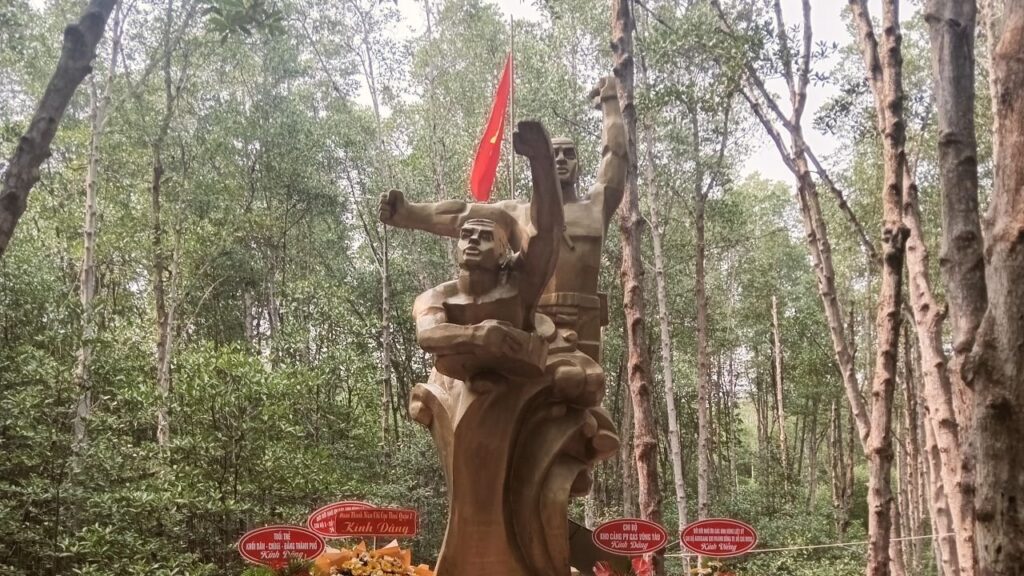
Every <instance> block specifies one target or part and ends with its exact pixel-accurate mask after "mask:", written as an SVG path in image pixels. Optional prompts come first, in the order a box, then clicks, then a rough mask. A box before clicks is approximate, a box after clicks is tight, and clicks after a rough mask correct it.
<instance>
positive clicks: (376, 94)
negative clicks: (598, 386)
mask: <svg viewBox="0 0 1024 576" xmlns="http://www.w3.org/2000/svg"><path fill="white" fill-rule="evenodd" d="M350 6H351V7H352V8H353V10H354V11H355V12H356V14H357V15H358V17H359V26H360V28H361V30H360V35H359V36H360V43H359V45H358V47H353V46H352V45H351V44H350V45H349V49H350V50H352V51H354V52H356V53H357V55H358V57H359V63H360V66H361V68H362V71H363V78H364V80H365V81H366V86H367V89H368V91H369V93H370V103H371V105H372V109H373V119H374V124H375V127H376V145H377V155H376V158H377V159H378V161H377V166H376V168H377V169H378V170H379V171H380V174H381V176H382V177H383V178H384V179H385V180H386V181H387V182H388V185H389V186H390V187H394V184H395V178H394V174H393V173H392V170H391V166H390V163H389V162H388V161H387V157H388V156H387V149H386V146H385V143H384V125H383V119H382V116H381V110H380V106H381V105H380V84H379V81H378V78H377V70H376V67H377V61H376V57H375V55H374V52H373V47H374V39H373V33H374V30H373V29H372V27H371V18H370V16H371V14H370V13H369V11H368V10H367V9H364V8H363V7H361V6H360V5H358V4H356V3H352V4H350ZM371 9H372V8H371ZM429 10H430V8H429V6H428V7H427V11H428V12H429ZM367 228H368V227H367ZM379 240H380V245H381V248H380V252H379V254H378V253H377V251H376V250H375V251H374V255H375V256H376V259H377V267H378V269H379V270H380V280H381V282H380V283H381V304H380V318H381V321H380V338H381V366H382V368H383V369H382V373H381V380H382V382H381V383H382V384H383V386H382V388H383V395H382V396H381V443H382V445H386V444H387V442H388V441H389V439H388V434H389V428H391V432H393V433H394V435H395V437H396V438H397V436H398V432H399V429H398V412H397V410H395V399H394V384H393V382H392V380H393V379H392V375H391V372H392V369H391V368H392V367H391V278H390V270H389V268H388V260H389V254H388V251H389V246H388V227H387V224H382V225H381V233H380V236H379ZM389 418H392V419H394V422H393V425H389V423H388V420H389Z"/></svg>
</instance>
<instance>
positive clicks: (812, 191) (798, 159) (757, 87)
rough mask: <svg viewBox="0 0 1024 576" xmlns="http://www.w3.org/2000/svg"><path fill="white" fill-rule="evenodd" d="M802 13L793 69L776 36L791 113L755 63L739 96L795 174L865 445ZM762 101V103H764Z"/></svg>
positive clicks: (780, 24)
mask: <svg viewBox="0 0 1024 576" xmlns="http://www.w3.org/2000/svg"><path fill="white" fill-rule="evenodd" d="M713 3H714V5H715V8H716V9H717V11H718V13H719V16H720V18H721V20H722V22H723V24H725V25H726V26H727V27H728V26H729V23H728V18H727V17H726V15H725V13H724V11H723V10H722V8H721V6H720V4H719V3H718V2H717V1H714V2H713ZM773 5H774V6H775V16H776V23H775V27H776V29H777V30H780V31H784V30H786V24H785V22H784V21H783V20H782V11H781V8H780V7H779V6H778V2H777V0H776V1H775V2H773ZM801 13H802V16H803V23H802V26H801V28H802V31H803V35H802V49H801V51H800V54H799V68H798V69H796V70H794V65H793V60H794V59H796V56H795V55H793V54H792V51H791V50H790V48H789V40H788V36H787V35H786V34H785V33H780V34H779V35H778V40H779V43H780V46H781V47H782V50H781V52H782V55H783V56H782V60H783V61H782V65H783V77H784V79H785V81H786V84H787V86H788V87H789V95H790V105H791V107H792V111H791V113H790V114H788V115H787V114H785V113H784V112H783V111H782V108H781V107H780V106H779V104H778V102H777V101H776V100H775V97H774V96H773V95H772V94H771V92H770V91H769V90H768V89H767V87H766V86H765V84H764V81H763V80H762V79H761V77H760V76H759V74H758V72H757V70H755V69H754V68H753V65H751V64H748V65H747V67H746V68H747V86H746V87H745V88H744V90H743V91H742V92H741V95H742V96H743V97H744V99H745V100H746V101H747V103H748V104H749V106H750V109H751V111H752V112H753V113H754V116H755V117H756V118H757V119H758V121H759V122H760V123H761V125H762V127H763V128H764V129H765V132H766V133H767V134H768V136H769V137H770V138H771V140H772V142H773V143H774V144H775V147H776V149H777V150H778V151H779V156H780V158H781V159H782V161H783V163H784V164H785V165H786V167H787V168H788V169H789V170H790V172H791V173H792V174H793V176H794V178H795V179H796V182H797V200H798V204H799V208H800V214H801V220H802V222H803V225H804V234H805V239H806V241H807V247H808V253H809V255H810V257H811V265H812V268H813V270H814V275H815V279H816V281H817V285H818V294H819V296H820V298H821V302H822V305H823V307H824V311H825V319H826V322H827V324H828V328H829V336H830V337H831V340H832V348H833V351H834V353H835V356H836V363H837V364H838V366H839V372H840V376H841V377H842V381H843V389H844V391H845V392H846V397H847V400H848V402H849V404H850V411H851V414H852V415H853V419H854V422H855V423H856V426H857V433H858V436H859V438H860V441H861V444H862V446H866V445H867V440H868V434H869V430H870V428H869V426H870V422H869V419H868V411H867V406H866V404H865V402H864V398H863V397H862V396H861V391H860V385H859V382H858V379H857V370H856V366H855V365H854V362H853V354H852V353H851V343H850V342H849V341H847V339H846V336H845V334H844V331H843V324H844V322H843V313H842V309H841V308H840V305H839V299H838V295H837V291H836V285H835V267H834V265H833V263H832V247H831V244H830V242H829V240H828V227H827V225H826V223H825V218H824V215H823V214H822V210H821V204H820V201H819V198H818V188H817V184H816V183H815V181H814V178H813V175H812V173H811V170H810V164H809V162H808V160H809V158H808V154H807V151H808V148H807V144H806V142H805V140H804V136H803V127H802V125H801V121H802V116H803V111H804V107H805V105H806V102H807V86H808V84H809V83H810V58H811V52H812V50H813V46H812V30H811V3H810V0H802V2H801ZM762 102H763V103H764V104H763V105H762ZM765 106H767V107H768V110H765ZM776 123H777V124H779V125H781V126H782V127H783V129H785V130H786V132H787V133H788V134H789V141H790V143H789V144H788V145H787V144H786V142H785V141H784V140H783V136H782V134H781V133H780V132H779V130H778V128H776Z"/></svg>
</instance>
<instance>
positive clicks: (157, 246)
mask: <svg viewBox="0 0 1024 576" xmlns="http://www.w3.org/2000/svg"><path fill="white" fill-rule="evenodd" d="M164 20H165V22H164V37H163V65H162V69H163V88H164V111H163V117H162V119H161V121H160V125H159V127H158V131H157V134H156V137H155V138H154V139H153V143H152V147H153V173H152V180H151V182H150V208H151V214H150V228H151V234H152V236H151V238H150V242H151V245H152V250H153V253H152V258H153V270H152V279H151V281H152V283H153V308H154V312H155V315H156V393H157V406H156V441H157V444H158V445H159V446H161V447H164V446H167V445H168V444H169V443H170V439H171V428H170V414H169V410H170V409H169V402H170V393H171V351H172V344H173V343H172V341H171V340H172V337H173V329H174V307H175V303H174V302H173V300H172V301H170V302H169V301H168V300H169V299H168V293H167V285H166V282H167V281H168V280H170V281H171V282H172V283H173V282H176V279H174V278H172V277H171V274H172V270H173V268H174V266H173V265H169V264H168V262H167V254H166V253H165V251H166V247H165V246H164V227H163V220H162V219H163V214H162V211H163V206H162V205H163V198H162V194H163V192H164V191H163V177H164V164H163V145H164V141H165V140H166V139H167V134H168V133H169V132H170V127H171V119H172V118H173V116H174V108H175V103H176V101H177V94H176V93H175V90H174V85H173V82H172V70H171V56H172V55H173V52H174V49H175V44H176V43H177V39H174V38H173V37H172V32H171V28H172V24H173V20H174V2H173V0H168V1H167V5H166V7H165V10H164ZM180 89H181V86H180V85H179V86H178V90H179V91H180ZM172 260H173V258H172Z"/></svg>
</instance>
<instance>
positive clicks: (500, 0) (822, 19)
mask: <svg viewBox="0 0 1024 576" xmlns="http://www.w3.org/2000/svg"><path fill="white" fill-rule="evenodd" d="M489 1H490V3H491V4H495V5H497V6H498V7H499V8H500V9H501V10H502V12H504V14H505V16H506V18H507V17H509V16H514V17H515V19H516V20H530V21H540V20H542V16H541V14H540V12H539V11H538V10H537V9H536V8H535V7H534V1H533V0H489ZM869 4H870V6H871V9H872V15H880V12H879V10H880V6H879V0H870V2H869ZM845 6H846V2H845V1H842V0H812V9H811V18H812V20H811V26H812V28H813V29H814V38H815V40H816V41H817V40H823V41H835V42H838V43H839V44H840V45H844V44H847V43H849V42H851V41H852V40H853V39H852V38H851V37H850V35H849V34H847V32H846V26H845V23H844V22H843V20H842V18H843V14H842V9H843V8H844V7H845ZM398 8H399V11H400V12H401V13H402V20H403V22H404V23H403V26H405V27H406V30H403V31H401V32H404V33H406V34H415V33H419V32H421V31H422V26H423V4H422V1H421V0H398ZM782 8H783V15H784V18H785V19H786V22H787V24H788V25H793V24H795V23H798V22H800V20H801V14H800V0H782ZM823 65H827V64H823ZM771 88H772V89H773V90H776V91H777V92H778V93H782V89H783V88H784V85H783V84H781V82H780V83H779V85H777V86H775V85H773V86H771ZM834 93H835V90H834V89H833V88H831V87H829V86H811V88H810V89H809V90H808V101H807V109H806V112H805V113H804V118H806V119H807V121H805V126H804V131H805V137H806V139H807V141H808V144H810V146H811V148H812V149H813V150H814V151H815V154H816V155H817V156H818V157H819V158H824V157H826V156H828V155H829V154H830V153H831V152H832V151H833V150H834V149H835V144H834V141H833V139H832V138H831V137H830V136H824V135H822V134H819V133H817V132H815V131H814V129H813V128H811V127H810V119H812V118H813V117H814V114H815V113H816V112H817V110H818V107H819V106H821V104H822V103H824V102H825V101H826V100H828V98H829V97H831V96H832V94H834ZM784 104H788V100H787V102H786V103H784ZM785 109H788V106H787V107H786V108H785ZM754 134H755V137H756V138H757V139H758V140H757V142H756V143H755V144H754V149H753V150H752V153H751V155H750V157H749V158H748V160H747V161H746V162H745V163H744V165H743V168H742V172H743V173H744V174H750V173H753V172H760V173H761V174H762V175H763V176H765V177H768V178H772V179H775V180H782V181H783V182H787V183H790V182H792V178H793V177H792V175H791V174H790V172H789V170H788V169H786V167H785V165H783V163H782V162H781V161H780V159H779V154H778V151H777V150H776V149H775V146H774V145H773V144H772V142H771V140H769V139H768V137H767V136H766V135H765V134H764V132H763V131H761V130H757V131H755V132H754Z"/></svg>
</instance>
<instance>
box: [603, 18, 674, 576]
mask: <svg viewBox="0 0 1024 576" xmlns="http://www.w3.org/2000/svg"><path fill="white" fill-rule="evenodd" d="M631 9H632V3H631V2H630V1H629V0H613V2H612V42H611V44H612V55H613V59H614V62H615V66H614V72H615V77H616V79H617V80H618V92H619V94H618V95H619V103H620V105H621V106H622V119H623V121H624V123H625V125H626V135H627V140H628V146H627V148H628V151H629V167H628V172H627V176H626V192H625V195H626V197H625V199H624V201H623V203H622V206H621V207H620V209H619V210H620V212H619V232H620V234H621V236H622V268H621V273H620V277H621V281H622V288H623V308H624V312H625V327H626V343H627V348H628V361H627V378H628V382H629V389H630V396H631V398H632V402H633V423H634V428H633V430H634V432H633V445H634V450H635V459H636V468H637V479H638V482H637V484H638V495H639V504H640V517H641V518H643V519H645V520H650V521H652V522H657V523H660V522H661V490H660V487H659V483H658V452H657V440H656V438H657V436H656V428H655V424H654V413H653V409H652V405H651V369H650V360H649V359H648V357H647V341H646V340H647V338H646V332H645V326H644V292H643V285H644V284H643V276H644V269H643V262H642V261H641V240H642V238H641V236H642V234H643V230H644V220H643V218H641V216H640V199H639V191H638V190H637V153H636V150H637V147H636V128H637V126H636V105H635V101H634V97H633V90H634V88H633V31H634V29H635V27H636V24H635V23H636V21H635V19H634V17H633V14H632V12H631ZM655 568H656V571H657V573H658V574H659V575H660V574H664V570H665V567H664V552H661V553H659V554H658V555H656V559H655Z"/></svg>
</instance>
